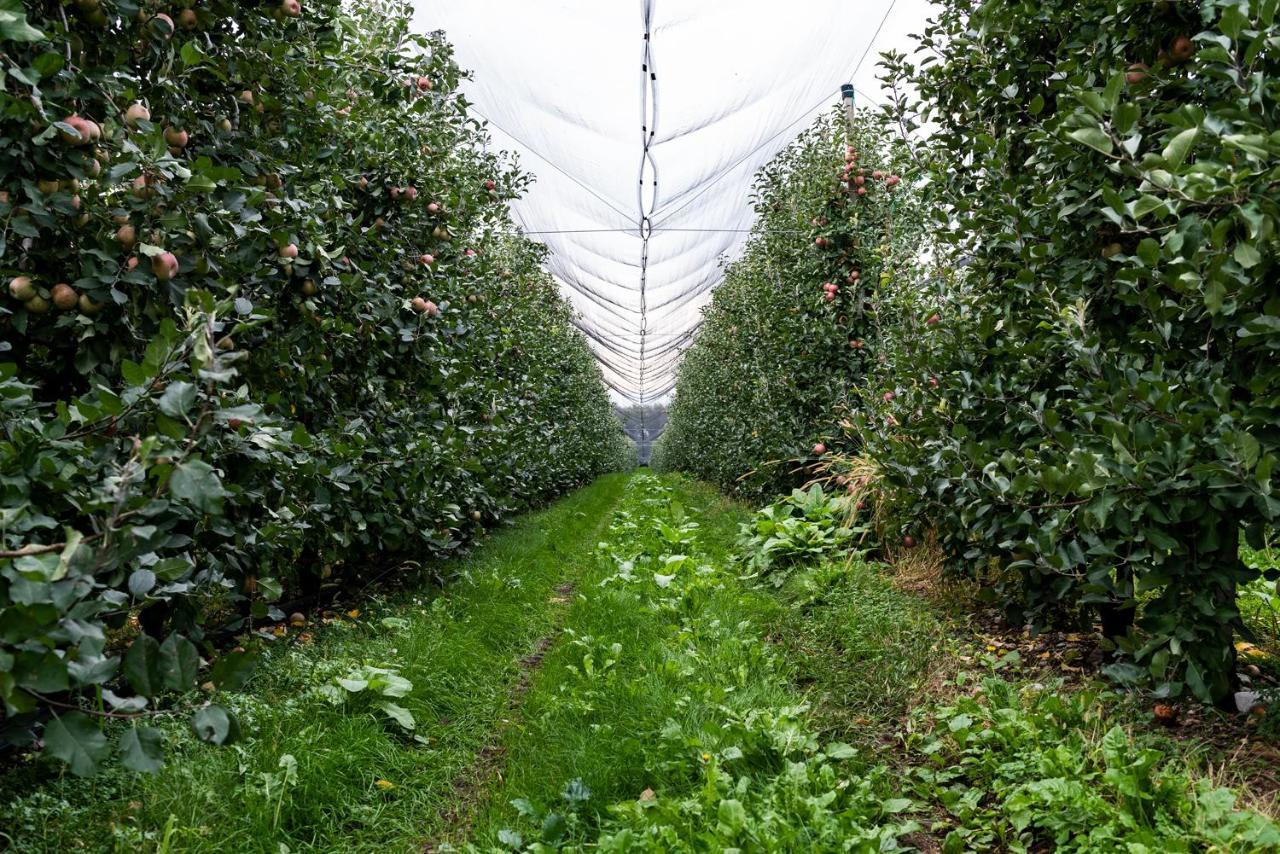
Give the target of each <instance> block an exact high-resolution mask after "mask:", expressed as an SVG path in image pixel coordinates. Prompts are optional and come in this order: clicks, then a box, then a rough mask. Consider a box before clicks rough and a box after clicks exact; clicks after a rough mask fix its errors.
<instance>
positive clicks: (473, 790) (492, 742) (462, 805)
mask: <svg viewBox="0 0 1280 854" xmlns="http://www.w3.org/2000/svg"><path fill="white" fill-rule="evenodd" d="M574 589H575V588H574V585H573V584H561V585H560V586H559V587H557V588H556V589H555V590H556V593H557V594H559V595H558V596H555V597H552V598H551V599H550V600H548V601H551V602H555V603H558V604H562V603H567V602H568V601H569V600H570V598H571V597H572V595H573V591H574ZM560 633H561V626H559V625H557V626H556V628H555V630H554V631H553V632H552V633H550V634H547V635H543V636H542V637H540V638H538V640H537V641H535V642H534V644H533V646H532V647H531V648H530V649H529V652H528V653H526V654H525V655H524V656H523V657H521V658H520V660H519V662H518V669H519V676H518V678H517V679H516V681H515V682H514V683H513V684H512V686H511V688H510V690H509V691H508V692H507V703H506V712H507V713H506V714H505V715H501V716H499V722H498V725H497V727H496V728H495V729H494V731H493V732H492V733H490V736H489V741H488V742H487V743H486V744H485V745H484V746H483V747H481V748H480V750H479V751H477V753H476V756H475V759H474V760H473V761H472V762H471V764H470V765H469V766H467V767H466V768H464V769H463V770H462V772H461V773H459V774H458V776H457V777H455V778H454V779H453V783H452V786H451V789H452V791H453V797H452V801H453V802H452V804H451V805H450V806H449V807H448V808H447V809H445V810H444V812H442V813H441V815H440V818H441V821H442V823H443V824H444V826H445V827H446V828H448V830H446V831H445V832H444V835H443V837H442V838H440V839H436V840H432V841H430V842H427V843H426V844H425V845H424V846H423V848H422V850H423V852H424V854H431V852H434V851H439V850H441V847H442V846H445V845H457V844H460V843H462V842H464V841H465V840H466V837H467V834H468V832H469V831H470V830H471V825H472V823H473V822H474V821H475V819H476V816H477V815H478V814H479V812H480V810H481V808H482V807H483V806H484V805H485V804H486V803H487V802H488V800H489V790H490V787H491V786H492V784H493V783H494V782H495V781H498V782H500V781H501V780H502V770H503V768H504V767H505V765H506V759H507V748H506V746H505V744H504V743H505V741H506V734H507V733H508V732H509V731H510V730H511V728H512V727H513V726H514V725H515V722H516V721H517V720H518V719H519V709H520V703H521V701H522V700H523V698H524V695H525V694H527V693H528V692H529V688H530V687H531V686H532V685H533V678H534V676H535V675H537V672H538V670H539V669H541V667H542V662H543V660H544V659H545V658H546V656H547V652H548V651H550V649H551V647H552V646H554V645H555V642H556V639H557V638H558V637H560Z"/></svg>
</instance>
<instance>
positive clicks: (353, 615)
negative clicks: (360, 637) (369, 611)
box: [347, 608, 360, 620]
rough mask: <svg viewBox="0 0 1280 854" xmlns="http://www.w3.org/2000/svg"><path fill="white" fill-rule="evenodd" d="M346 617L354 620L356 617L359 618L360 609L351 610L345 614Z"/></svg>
mask: <svg viewBox="0 0 1280 854" xmlns="http://www.w3.org/2000/svg"><path fill="white" fill-rule="evenodd" d="M347 616H348V617H350V618H351V619H353V620H354V619H355V618H356V617H358V616H360V609H359V608H352V609H351V610H350V611H348V612H347Z"/></svg>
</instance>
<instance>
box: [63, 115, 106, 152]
mask: <svg viewBox="0 0 1280 854" xmlns="http://www.w3.org/2000/svg"><path fill="white" fill-rule="evenodd" d="M62 123H63V124H67V125H71V127H73V128H75V131H76V133H75V134H70V133H67V132H66V131H60V132H59V134H58V135H59V136H61V137H62V141H63V142H65V143H67V144H68V145H89V144H90V143H91V142H93V140H94V138H95V135H94V129H95V128H97V125H95V124H94V123H93V122H91V121H89V120H88V119H86V118H84V117H82V116H78V115H76V114H75V113H72V114H71V115H69V116H67V117H66V118H65V119H63V120H62ZM97 131H98V133H97V135H98V136H101V135H102V130H101V128H97ZM76 134H78V136H77V135H76Z"/></svg>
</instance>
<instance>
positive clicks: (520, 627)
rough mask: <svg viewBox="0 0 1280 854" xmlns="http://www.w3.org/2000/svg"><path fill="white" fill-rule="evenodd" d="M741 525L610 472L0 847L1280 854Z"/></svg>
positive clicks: (739, 516)
mask: <svg viewBox="0 0 1280 854" xmlns="http://www.w3.org/2000/svg"><path fill="white" fill-rule="evenodd" d="M748 518H750V512H749V510H748V509H747V508H745V507H743V506H741V505H739V504H737V503H735V502H732V501H730V500H728V499H726V498H724V497H723V496H721V495H720V494H718V493H717V492H715V491H714V490H712V489H710V488H708V487H706V486H703V485H700V484H697V483H694V482H692V481H689V480H688V479H686V478H683V477H678V476H663V477H657V476H654V475H652V474H650V473H648V472H643V471H642V472H639V473H637V474H635V475H632V476H624V475H619V476H611V477H607V478H603V479H601V480H600V481H598V482H597V483H595V484H593V485H592V486H590V487H587V488H585V489H583V490H581V491H579V492H577V493H575V494H574V495H572V496H570V497H568V498H566V499H565V500H563V501H561V502H559V503H558V504H556V505H555V506H553V507H551V508H549V509H548V510H546V511H544V512H542V513H538V514H533V515H530V516H528V517H525V518H524V519H522V520H519V521H518V522H517V524H516V525H515V526H514V527H513V528H512V529H511V530H509V531H506V532H503V533H500V534H498V535H496V536H495V537H493V538H492V539H491V540H490V541H489V542H488V543H486V544H484V545H483V546H482V547H481V548H479V549H478V550H477V551H476V552H475V553H474V554H473V555H472V556H471V557H469V558H467V559H466V560H464V561H461V562H460V563H459V564H458V565H457V566H455V567H454V570H455V573H456V574H457V575H458V576H459V578H458V580H456V581H455V582H454V583H452V584H451V585H450V586H449V587H448V588H446V590H444V591H443V592H439V591H421V592H418V593H416V594H415V593H413V592H407V593H401V594H397V595H395V596H391V597H388V598H387V599H384V600H381V601H375V602H372V603H369V604H368V605H367V606H364V607H363V608H362V609H361V610H362V613H359V614H357V615H354V616H352V615H347V616H345V617H342V618H341V619H335V620H331V621H329V623H328V624H327V625H324V626H315V627H308V628H307V632H308V634H310V635H312V636H313V637H312V638H311V639H310V640H309V641H307V640H304V639H302V638H297V637H292V638H291V639H290V640H287V641H284V640H282V641H278V642H275V643H274V644H273V647H274V648H273V649H271V650H270V651H269V652H268V653H267V657H266V666H265V667H264V668H263V669H262V672H261V673H260V675H259V676H258V677H257V678H256V679H255V681H254V682H253V683H252V684H251V685H250V686H248V690H246V691H245V692H243V693H241V694H238V695H234V696H233V697H232V698H230V700H229V702H230V704H231V705H232V706H233V707H234V708H235V710H236V712H237V714H238V716H239V717H240V718H241V720H242V721H243V724H244V729H245V733H246V737H245V738H244V739H243V740H242V741H240V742H239V743H237V744H235V745H233V746H231V747H230V748H225V749H211V748H206V747H203V746H199V745H193V744H192V743H191V739H190V738H189V737H180V731H181V724H180V723H177V722H176V721H175V722H174V723H173V724H172V726H171V727H170V729H169V732H170V733H171V735H172V736H173V740H174V741H175V743H177V744H179V745H181V746H179V747H178V748H177V749H176V753H177V755H176V756H175V757H174V759H173V760H172V761H171V762H170V764H169V765H168V766H167V767H166V768H165V769H164V770H163V771H162V772H161V773H160V774H159V775H157V776H155V777H133V776H129V775H127V774H125V773H122V772H119V771H113V772H110V773H107V774H103V775H101V776H99V777H97V778H94V779H93V780H90V781H87V782H86V781H82V780H57V779H54V780H48V779H43V778H42V775H43V774H47V773H48V770H47V769H48V766H43V767H29V768H26V769H20V770H19V772H18V773H16V774H13V775H10V776H9V777H7V778H6V779H5V780H3V781H0V843H4V842H6V841H7V842H8V843H9V848H10V849H12V850H15V851H23V852H27V851H32V852H46V851H47V852H55V851H56V852H64V851H65V852H72V851H115V852H126V851H127V852H165V853H166V854H167V852H177V851H183V852H185V851H201V852H204V851H209V852H214V851H218V852H221V851H234V852H237V854H239V852H271V854H293V852H302V851H308V852H310V851H316V852H319V851H325V852H329V851H335V852H336V851H342V852H348V851H350V852H372V851H380V852H382V851H389V852H406V854H408V852H423V851H428V852H441V851H458V850H464V851H485V852H489V851H515V850H520V851H539V852H543V851H561V850H563V851H583V850H589V851H601V852H613V851H617V852H621V851H654V852H659V851H660V852H669V851H670V852H682V851H707V852H712V851H723V850H727V849H733V850H739V851H743V852H773V851H795V852H802V851H803V852H809V851H857V852H880V851H901V850H921V851H929V852H933V851H947V852H950V851H967V850H980V851H999V850H1050V849H1057V850H1064V851H1069V850H1078V851H1104V850H1105V851H1110V850H1135V851H1137V850H1150V851H1166V850H1168V851H1174V850H1178V851H1182V850H1186V851H1233V852H1234V851H1269V850H1280V829H1278V828H1276V826H1275V825H1274V824H1271V823H1269V822H1267V821H1266V820H1265V819H1262V818H1261V817H1258V816H1255V815H1251V814H1248V813H1244V812H1240V811H1236V810H1233V809H1232V799H1231V798H1232V796H1231V793H1230V792H1228V791H1226V790H1216V791H1215V790H1212V788H1211V787H1205V786H1202V785H1200V784H1198V783H1197V782H1196V779H1197V777H1196V775H1195V774H1194V773H1193V771H1191V770H1190V769H1189V768H1188V766H1187V763H1186V762H1185V761H1184V760H1183V759H1180V758H1179V748H1178V747H1177V746H1176V745H1173V744H1170V743H1169V742H1168V740H1167V739H1164V738H1163V737H1162V736H1161V735H1160V734H1158V733H1151V732H1150V731H1149V727H1148V728H1147V729H1146V730H1144V729H1143V728H1142V727H1141V724H1140V720H1139V719H1137V718H1135V717H1134V715H1133V706H1132V704H1131V703H1128V702H1127V701H1125V700H1124V699H1123V698H1122V697H1120V696H1119V695H1117V694H1115V693H1114V692H1110V691H1106V690H1104V689H1103V688H1102V687H1093V686H1089V687H1085V688H1083V689H1081V688H1078V687H1076V688H1068V687H1066V686H1064V685H1062V684H1060V683H1054V682H1053V681H1052V680H1046V681H1045V683H1044V684H1042V682H1041V676H1040V675H1038V674H1032V675H1030V676H1028V677H1022V676H1018V675H1017V665H1016V664H1015V663H1014V662H1013V658H1014V657H1013V656H1012V655H1009V654H1005V653H1001V652H987V653H981V654H979V655H978V656H977V657H976V658H975V657H974V656H971V655H968V654H966V653H965V652H964V650H963V649H962V648H960V647H957V642H958V641H957V637H958V635H957V629H958V626H957V625H956V624H955V622H954V620H953V618H950V617H948V616H947V615H946V614H945V613H943V612H940V611H936V610H934V609H933V608H931V606H930V605H929V604H928V603H927V602H925V601H924V600H922V599H921V598H920V597H918V596H915V595H913V594H910V593H905V592H903V591H902V590H899V589H897V588H896V587H895V586H894V584H893V582H892V579H891V578H890V577H889V576H888V574H887V573H886V572H885V570H884V568H883V567H880V566H877V565H875V564H870V563H865V562H863V561H861V560H848V559H847V557H848V556H847V553H843V552H841V553H839V554H833V555H831V557H832V558H833V560H831V561H822V560H816V561H809V562H808V563H804V564H801V565H798V566H795V567H793V568H791V569H790V570H789V571H788V573H787V574H786V575H785V576H784V578H785V582H784V583H783V584H782V585H781V586H780V587H778V588H776V589H775V588H768V587H766V586H761V585H758V584H757V583H756V580H755V579H752V578H749V577H745V576H744V575H743V572H744V571H745V569H744V564H743V563H742V562H740V561H739V560H738V557H739V555H738V554H737V550H738V549H739V548H741V546H740V545H739V544H738V542H737V538H738V528H739V524H740V523H741V522H743V521H745V520H747V519H748ZM959 642H960V643H963V641H962V640H961V641H959ZM988 649H989V650H994V649H995V647H989V648H988ZM940 665H941V668H940ZM362 666H374V667H380V668H386V669H389V670H393V671H394V672H395V673H396V674H398V675H399V676H400V677H403V678H404V679H407V680H409V682H411V683H412V685H411V687H408V688H404V686H401V689H397V696H396V697H395V702H396V704H397V705H398V706H400V707H403V709H404V710H406V711H407V712H408V713H409V714H411V715H412V716H413V718H414V719H415V721H416V728H415V729H414V730H413V731H412V732H407V731H404V730H402V729H401V728H400V727H399V726H398V725H397V724H395V723H394V722H393V721H392V720H391V719H389V718H388V715H387V713H385V712H383V711H381V710H380V707H379V705H378V704H379V702H381V699H382V698H379V697H370V696H369V692H368V691H364V692H361V693H358V694H355V695H350V696H345V695H343V693H342V692H340V691H336V690H334V689H333V688H332V687H330V688H328V689H326V690H329V691H330V693H333V694H335V695H336V698H337V699H338V700H339V702H337V703H333V702H329V701H328V700H326V698H325V696H324V692H323V691H322V690H320V689H322V688H324V686H333V685H335V684H337V683H335V679H336V678H339V677H344V676H347V677H350V675H351V674H352V673H353V671H354V669H356V668H359V667H362ZM940 669H941V670H942V671H945V672H946V673H947V674H948V675H947V676H946V677H945V679H946V684H945V685H941V684H938V680H939V678H940V677H939V672H940ZM401 695H402V696H401ZM1126 710H1127V711H1126ZM1077 843H1078V844H1077ZM1126 846H1129V847H1128V848H1127V849H1126ZM1134 846H1137V847H1134ZM3 847H4V846H3V844H0V850H2V849H3Z"/></svg>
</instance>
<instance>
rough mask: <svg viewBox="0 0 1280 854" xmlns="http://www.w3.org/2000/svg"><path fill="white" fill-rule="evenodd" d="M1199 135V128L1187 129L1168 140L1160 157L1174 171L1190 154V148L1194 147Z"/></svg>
mask: <svg viewBox="0 0 1280 854" xmlns="http://www.w3.org/2000/svg"><path fill="white" fill-rule="evenodd" d="M1199 135H1200V129H1199V128H1187V129H1186V130H1184V131H1182V132H1181V133H1179V134H1178V135H1177V136H1175V137H1174V138H1173V139H1171V140H1169V144H1168V145H1166V146H1165V147H1164V151H1163V152H1162V154H1161V157H1163V158H1164V160H1165V162H1166V163H1167V164H1168V165H1169V166H1170V167H1172V168H1175V169H1176V168H1177V167H1179V166H1181V165H1182V164H1183V163H1184V162H1185V161H1186V159H1187V155H1188V154H1189V153H1190V152H1191V146H1193V145H1195V141H1196V137H1197V136H1199Z"/></svg>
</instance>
